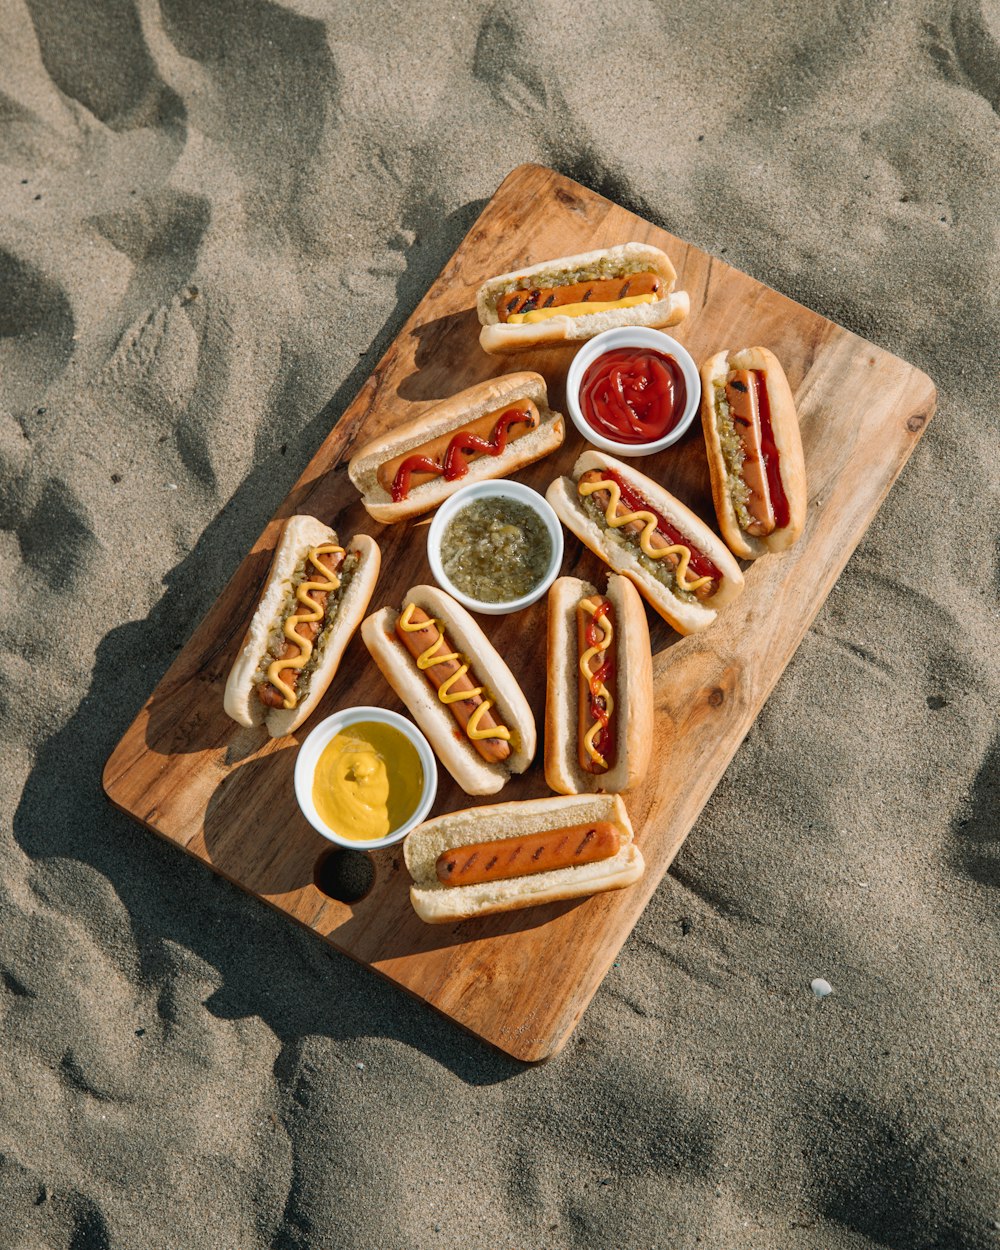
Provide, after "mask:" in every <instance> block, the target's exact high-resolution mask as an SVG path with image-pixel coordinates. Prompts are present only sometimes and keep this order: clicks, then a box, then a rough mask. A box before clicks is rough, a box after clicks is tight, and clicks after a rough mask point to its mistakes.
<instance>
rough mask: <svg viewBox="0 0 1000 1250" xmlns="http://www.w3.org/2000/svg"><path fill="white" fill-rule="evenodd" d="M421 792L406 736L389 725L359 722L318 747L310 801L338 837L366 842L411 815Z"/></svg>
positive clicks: (417, 761)
mask: <svg viewBox="0 0 1000 1250" xmlns="http://www.w3.org/2000/svg"><path fill="white" fill-rule="evenodd" d="M423 788H424V770H423V765H422V764H421V763H420V756H419V755H418V754H417V749H416V747H415V746H414V745H413V743H412V742H411V741H410V740H409V738H407V737H405V736H404V735H403V734H402V733H400V731H399V730H398V729H396V728H395V727H394V726H392V725H383V724H380V723H379V722H377V721H360V722H359V723H358V724H356V725H351V726H350V727H349V728H348V729H343V730H341V732H340V733H338V734H335V735H334V737H333V738H331V739H330V741H329V742H328V743H327V744H326V746H325V747H324V748H323V751H322V753H321V754H320V757H319V760H318V761H317V763H316V772H315V774H314V776H313V803H315V805H316V811H317V812H318V813H319V815H320V816H321V818H322V819H323V820H324V821H325V822H326V823H327V824H328V825H329V826H330V828H331V829H333V830H334V832H336V833H339V834H340V836H341V837H342V838H349V839H351V840H352V841H355V842H371V841H374V840H375V839H376V838H384V837H386V835H387V834H390V833H392V831H393V830H394V829H398V828H399V827H400V825H402V824H403V823H404V822H405V821H407V820H408V819H409V818H410V817H411V816H412V815H413V813H414V811H416V808H417V805H418V803H419V802H420V796H421V794H422V793H423Z"/></svg>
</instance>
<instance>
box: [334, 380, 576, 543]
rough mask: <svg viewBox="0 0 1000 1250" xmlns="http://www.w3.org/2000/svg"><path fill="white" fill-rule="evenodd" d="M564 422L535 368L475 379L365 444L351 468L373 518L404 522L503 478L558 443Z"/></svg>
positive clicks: (352, 460)
mask: <svg viewBox="0 0 1000 1250" xmlns="http://www.w3.org/2000/svg"><path fill="white" fill-rule="evenodd" d="M565 433H566V423H565V421H564V419H563V417H562V414H561V413H558V412H553V411H552V410H551V409H550V408H549V405H548V396H547V392H546V388H545V379H544V378H543V377H542V376H541V374H538V373H526V372H522V373H508V374H505V375H504V376H503V377H499V378H491V379H490V380H489V381H487V382H480V383H479V384H478V385H476V386H470V387H469V388H468V389H467V390H464V391H461V392H460V393H459V394H457V395H454V396H452V398H451V399H447V400H445V401H443V402H442V403H440V404H435V405H434V406H433V407H431V408H429V409H427V411H426V412H425V413H423V414H422V415H421V416H419V417H417V418H416V419H415V420H413V421H409V422H407V423H406V424H405V425H399V426H396V428H395V429H394V430H392V431H391V432H390V433H389V434H385V435H383V436H382V437H381V438H377V439H375V440H373V441H372V442H370V443H367V444H366V445H365V446H364V447H362V448H361V449H360V450H359V451H358V452H356V453H355V454H354V456H352V457H351V461H350V464H349V465H348V470H347V471H348V474H349V476H350V478H351V481H352V482H353V483H354V485H355V486H356V487H357V488H358V490H359V491H360V492H361V495H362V502H363V503H364V505H365V507H366V508H367V509H368V512H369V513H370V514H371V515H372V516H373V517H374V518H375V520H376V521H384V522H386V523H391V522H393V521H405V520H407V519H409V518H410V517H414V516H419V515H420V514H421V513H423V512H428V511H429V510H430V509H431V508H436V507H437V506H438V505H439V504H441V503H443V502H444V500H445V499H447V498H448V496H449V495H451V494H453V493H454V492H455V491H456V490H458V488H459V487H460V486H466V485H467V484H468V483H470V482H482V481H485V480H486V479H487V478H496V477H506V476H508V475H509V474H511V473H516V472H517V470H518V469H522V468H524V466H525V465H528V464H533V463H534V461H536V460H540V459H541V458H542V456H546V455H548V453H549V452H550V451H554V450H555V448H557V447H559V446H561V444H562V441H563V439H564V437H565Z"/></svg>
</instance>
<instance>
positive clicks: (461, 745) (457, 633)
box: [361, 586, 536, 794]
mask: <svg viewBox="0 0 1000 1250" xmlns="http://www.w3.org/2000/svg"><path fill="white" fill-rule="evenodd" d="M407 603H415V604H416V605H417V607H418V608H422V609H423V610H424V611H425V612H426V613H427V614H428V616H432V617H435V618H437V619H438V620H440V621H441V622H442V624H443V626H444V631H445V633H446V634H447V636H448V639H449V641H450V642H451V644H452V645H453V646H454V647H455V649H456V650H457V651H459V652H460V653H461V654H462V655H463V656H464V657H465V658H466V659H467V660H468V661H469V664H470V666H471V669H472V672H473V673H474V674H475V677H476V679H477V681H479V682H481V683H482V685H483V686H484V687H485V689H486V692H487V694H488V695H490V696H491V697H492V698H493V699H494V700H495V701H496V710H497V714H498V715H499V717H500V719H501V720H502V722H503V724H504V725H506V726H507V728H508V729H509V730H510V735H511V737H510V747H511V754H510V756H509V758H508V759H506V760H504V761H503V762H502V763H487V761H486V760H484V759H482V758H481V757H480V756H479V755H478V754H477V752H476V749H475V747H474V746H473V745H472V743H471V742H470V741H469V739H468V737H467V736H466V735H465V734H464V733H461V731H460V730H459V729H458V726H457V724H456V722H455V719H454V717H453V716H452V714H451V712H450V711H449V710H448V708H447V707H446V706H445V704H443V703H442V702H441V700H440V699H439V698H438V695H437V692H436V691H435V690H434V688H433V687H432V686H431V684H430V682H429V681H428V679H427V677H426V676H425V675H424V674H423V673H422V672H420V670H419V669H418V668H417V665H416V663H415V661H414V660H413V658H412V656H411V655H410V653H409V652H408V651H407V649H406V647H405V646H404V645H403V644H402V643H401V642H400V640H399V638H398V637H397V636H396V621H397V620H398V618H399V612H398V611H397V610H396V609H395V608H382V609H381V610H380V611H378V612H375V613H374V614H373V615H372V616H369V617H368V618H367V620H365V621H364V622H363V624H362V626H361V637H362V638H363V639H364V642H365V646H366V647H367V648H368V650H369V651H370V652H371V655H372V658H373V659H374V661H375V663H376V664H377V665H378V666H379V668H380V669H381V670H382V674H383V676H384V677H385V679H386V681H387V682H388V683H389V685H390V686H392V688H393V690H395V692H396V694H398V695H399V697H400V698H401V699H402V700H403V702H404V703H405V704H406V706H407V707H408V708H409V710H410V713H411V715H412V716H413V719H414V720H415V721H416V722H417V724H418V725H419V726H420V728H421V729H422V730H423V731H424V733H425V734H426V735H427V737H428V739H429V740H430V743H431V746H432V747H433V748H434V752H435V754H436V755H437V757H438V759H439V760H440V761H441V763H442V764H443V765H444V766H445V768H447V770H448V771H449V772H450V773H451V775H452V776H453V777H454V778H455V780H456V781H457V782H458V784H459V785H460V786H461V787H462V789H463V790H464V791H465V793H466V794H496V793H497V791H498V790H500V789H502V788H503V786H505V785H506V784H507V782H508V781H509V780H510V778H511V776H512V774H515V773H523V772H524V770H525V769H526V768H527V767H528V765H529V764H530V763H531V761H532V759H533V758H534V754H535V746H536V732H535V718H534V716H532V714H531V708H530V707H529V706H528V700H527V699H526V698H525V697H524V694H523V692H522V690H521V687H520V686H519V685H518V684H517V681H516V680H515V678H514V674H513V673H512V672H511V671H510V669H509V668H508V667H507V665H506V664H505V663H504V661H503V660H502V659H501V657H500V655H499V653H498V651H497V650H496V648H495V647H494V646H493V644H492V643H491V642H490V640H489V639H488V638H487V637H486V635H485V634H484V633H483V631H482V630H481V629H480V628H479V626H478V625H477V624H476V622H475V621H474V620H473V619H472V617H471V616H470V615H469V613H468V612H466V610H465V608H463V607H462V605H461V604H460V603H457V602H456V601H455V600H454V599H453V598H452V597H451V595H448V594H446V593H445V592H444V591H443V590H438V589H437V587H435V586H411V588H410V589H409V590H408V591H407V592H406V595H405V597H404V599H403V605H404V606H405V605H406V604H407Z"/></svg>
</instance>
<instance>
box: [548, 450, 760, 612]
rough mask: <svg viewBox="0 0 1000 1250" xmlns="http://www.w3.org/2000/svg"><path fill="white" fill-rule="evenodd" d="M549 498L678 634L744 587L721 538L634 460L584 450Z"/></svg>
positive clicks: (564, 518) (576, 531)
mask: <svg viewBox="0 0 1000 1250" xmlns="http://www.w3.org/2000/svg"><path fill="white" fill-rule="evenodd" d="M546 498H547V499H548V501H549V503H550V504H551V505H552V507H553V508H554V509H555V510H556V512H557V513H558V515H559V518H560V520H561V521H562V522H563V524H564V525H566V526H567V527H568V528H569V529H571V530H572V531H573V533H574V534H576V535H577V537H578V538H580V539H582V540H583V542H584V543H586V544H587V546H588V547H590V549H591V550H592V551H593V552H594V553H595V554H596V555H598V556H600V557H601V559H602V560H604V561H605V562H606V563H607V564H610V565H611V567H612V568H613V569H614V570H615V571H616V572H618V573H621V574H623V575H624V576H625V577H627V578H629V579H630V580H631V581H633V582H634V583H635V585H636V586H637V587H638V589H639V591H640V592H641V593H642V594H643V595H644V596H645V598H646V599H647V600H648V601H649V603H650V604H651V605H652V607H653V608H655V609H656V611H657V612H659V614H660V615H661V616H662V617H663V618H664V620H666V621H668V622H669V623H670V624H671V625H673V627H674V628H675V629H676V630H677V631H678V632H679V633H682V634H690V633H694V632H695V631H697V630H699V629H705V628H706V627H707V626H708V625H710V624H711V623H712V621H714V620H715V617H716V614H717V611H718V609H719V608H721V607H723V606H724V605H725V604H726V603H729V602H730V601H731V600H732V599H734V598H735V597H736V596H737V595H738V594H739V593H740V591H741V590H742V589H743V574H742V573H741V572H740V568H739V565H738V564H737V563H736V561H735V560H734V559H733V557H732V555H731V554H730V552H729V551H728V550H727V549H726V546H725V544H724V543H722V542H720V541H719V539H718V538H717V537H716V535H715V534H713V533H712V531H711V530H710V529H709V528H708V526H707V525H706V524H705V523H704V521H702V520H701V519H700V518H699V517H697V516H696V515H695V514H694V513H693V512H692V511H691V510H690V509H689V508H686V507H685V506H684V504H682V503H681V502H680V500H679V499H675V498H674V496H673V495H671V494H669V493H668V492H667V491H665V490H664V489H663V487H662V486H660V485H658V483H656V482H654V481H653V480H652V479H651V478H648V477H646V476H645V475H644V474H642V473H639V472H638V471H637V470H635V469H633V468H632V467H631V466H629V465H626V464H624V463H622V461H620V460H615V459H613V458H612V457H611V456H605V455H603V454H602V453H601V452H596V451H588V452H584V454H583V455H582V456H581V457H580V458H579V459H578V460H577V462H576V464H575V465H574V466H573V473H572V476H570V477H564V478H558V479H557V480H556V481H555V482H553V483H552V484H551V485H550V487H549V489H548V491H547V492H546Z"/></svg>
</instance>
